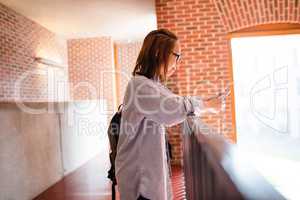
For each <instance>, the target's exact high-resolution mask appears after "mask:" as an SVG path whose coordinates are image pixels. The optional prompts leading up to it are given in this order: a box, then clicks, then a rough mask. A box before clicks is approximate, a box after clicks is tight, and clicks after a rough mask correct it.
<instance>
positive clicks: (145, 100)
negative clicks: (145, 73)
mask: <svg viewBox="0 0 300 200" xmlns="http://www.w3.org/2000/svg"><path fill="white" fill-rule="evenodd" d="M133 103H134V104H135V107H136V108H137V110H138V112H140V113H141V114H143V115H144V116H145V117H147V118H149V119H151V120H153V121H156V122H157V123H160V124H164V125H166V126H172V125H175V124H178V123H181V122H182V121H184V120H185V119H186V117H187V116H188V115H189V114H190V113H195V114H196V115H197V114H198V113H200V110H201V109H202V108H203V104H202V101H201V100H200V99H197V98H195V97H182V96H179V95H176V94H174V93H172V92H171V91H170V90H169V89H167V88H164V87H162V86H159V85H156V84H155V83H152V82H151V83H142V84H140V85H139V86H138V87H137V88H136V90H135V95H134V99H133Z"/></svg>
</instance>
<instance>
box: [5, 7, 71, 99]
mask: <svg viewBox="0 0 300 200" xmlns="http://www.w3.org/2000/svg"><path fill="white" fill-rule="evenodd" d="M0 27H1V28H0V77H1V78H0V101H14V100H15V98H17V97H18V96H19V95H18V94H19V93H18V91H17V90H15V88H14V86H15V83H17V82H18V80H20V79H21V77H22V76H24V75H25V74H26V73H28V75H27V76H26V78H25V79H24V81H22V83H21V90H20V91H21V92H20V98H21V99H17V101H20V100H24V101H54V100H56V99H57V96H51V95H50V94H56V92H54V91H53V90H52V89H55V88H56V86H53V85H51V86H50V85H49V79H52V78H53V76H52V77H50V76H51V75H50V74H52V73H54V74H56V73H60V76H61V77H60V80H61V81H66V82H67V73H64V70H62V71H61V72H58V71H59V70H58V69H53V68H51V67H48V66H45V65H42V64H38V63H36V62H35V61H34V57H36V56H40V57H44V58H48V59H51V60H54V61H57V62H60V63H67V61H66V60H67V54H66V53H67V51H66V45H65V41H64V40H63V39H62V38H59V37H57V36H56V35H55V34H54V33H52V32H50V31H49V30H47V29H46V28H44V27H42V26H40V25H39V24H37V23H35V22H33V21H31V20H29V19H27V18H26V17H24V16H22V15H20V14H18V13H16V12H15V11H13V10H11V9H10V8H8V7H6V6H4V5H2V4H0ZM49 70H50V71H49ZM36 73H37V74H36ZM48 88H49V90H48ZM51 88H52V89H51ZM50 90H51V91H50ZM59 93H64V91H60V92H59Z"/></svg>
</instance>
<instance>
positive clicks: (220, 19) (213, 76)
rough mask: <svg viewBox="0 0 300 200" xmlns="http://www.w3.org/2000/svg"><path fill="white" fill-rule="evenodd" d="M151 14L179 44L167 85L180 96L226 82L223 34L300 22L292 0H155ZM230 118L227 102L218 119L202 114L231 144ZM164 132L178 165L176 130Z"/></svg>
mask: <svg viewBox="0 0 300 200" xmlns="http://www.w3.org/2000/svg"><path fill="white" fill-rule="evenodd" d="M156 12H157V23H158V27H159V28H167V29H170V30H172V31H174V32H175V33H176V34H177V35H178V36H179V38H180V40H181V47H182V53H183V59H182V62H181V64H180V68H179V69H178V71H177V73H176V74H175V75H174V76H173V77H172V79H171V80H170V81H169V86H170V87H171V89H173V90H174V91H175V92H177V93H179V94H181V95H195V94H198V95H200V96H206V95H210V94H213V93H215V92H216V91H217V90H218V88H220V86H221V85H222V82H224V83H225V85H226V84H228V83H230V82H231V80H232V75H231V66H230V48H229V40H228V38H227V37H226V36H227V34H228V33H229V32H231V31H237V30H240V29H242V28H246V27H251V26H254V25H259V24H268V23H280V22H284V23H290V22H293V23H300V3H299V1H296V0H272V1H270V0H230V1H229V0H156ZM206 81H209V83H208V84H207V83H206ZM195 88H196V90H195ZM231 113H232V107H231V98H228V99H227V102H226V110H225V112H224V113H223V114H219V115H205V116H204V117H203V120H204V121H205V122H208V123H209V124H210V125H211V126H213V127H215V128H217V130H219V131H221V132H222V133H223V134H224V135H225V136H226V137H227V138H228V139H229V140H231V141H234V140H235V137H236V136H235V131H234V127H233V125H232V114H231ZM169 132H170V134H171V143H172V144H173V146H174V154H175V159H174V162H175V163H179V162H180V161H181V159H182V153H181V145H182V144H181V138H180V131H179V128H178V127H173V128H172V129H171V130H169Z"/></svg>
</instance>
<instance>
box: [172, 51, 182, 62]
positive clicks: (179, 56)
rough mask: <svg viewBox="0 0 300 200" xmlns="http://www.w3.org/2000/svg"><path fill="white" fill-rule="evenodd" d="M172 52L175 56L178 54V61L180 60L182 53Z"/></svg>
mask: <svg viewBox="0 0 300 200" xmlns="http://www.w3.org/2000/svg"><path fill="white" fill-rule="evenodd" d="M172 54H173V55H174V56H176V62H178V61H179V60H180V58H181V55H180V54H179V53H176V52H174V51H173V52H172Z"/></svg>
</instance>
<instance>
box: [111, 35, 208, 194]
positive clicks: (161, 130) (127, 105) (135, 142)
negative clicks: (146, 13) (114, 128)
mask: <svg viewBox="0 0 300 200" xmlns="http://www.w3.org/2000/svg"><path fill="white" fill-rule="evenodd" d="M179 59H180V45H179V41H178V38H177V36H176V35H175V34H173V33H172V32H170V31H168V30H165V29H160V30H155V31H152V32H150V33H149V34H148V35H147V36H146V38H145V39H144V42H143V46H142V49H141V51H140V53H139V56H138V58H137V62H136V66H135V69H134V71H133V77H132V78H131V80H130V81H129V83H128V86H127V89H126V92H125V97H124V101H123V110H122V119H121V129H120V136H119V141H118V148H117V157H116V177H117V182H118V189H119V192H120V197H121V200H136V199H151V200H169V199H172V192H171V184H170V180H169V173H168V164H167V158H166V145H165V134H166V131H165V126H172V125H175V124H178V123H180V122H183V121H184V120H185V119H186V117H187V116H188V115H189V114H190V113H194V114H196V115H198V114H199V113H200V111H201V109H202V107H203V102H202V101H200V100H198V99H197V98H192V97H181V96H178V95H176V94H174V93H172V92H171V91H170V90H169V89H167V88H166V87H165V86H164V84H163V83H164V82H165V81H166V79H167V77H169V76H171V75H172V74H173V73H174V72H175V70H176V67H177V62H178V61H179Z"/></svg>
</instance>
